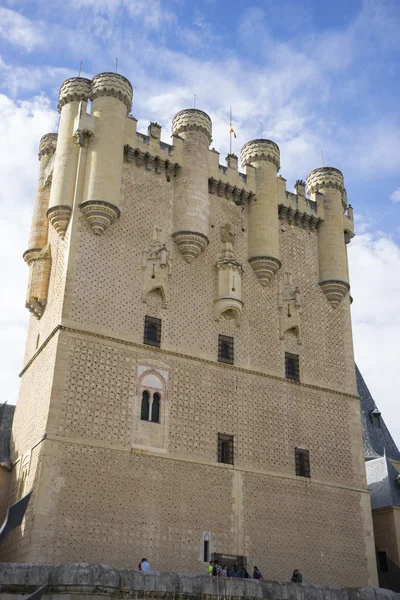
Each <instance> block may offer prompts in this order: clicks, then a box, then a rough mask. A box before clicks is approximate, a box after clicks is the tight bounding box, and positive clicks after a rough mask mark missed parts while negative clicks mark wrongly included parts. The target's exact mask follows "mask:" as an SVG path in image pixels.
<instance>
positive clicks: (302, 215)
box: [278, 204, 323, 231]
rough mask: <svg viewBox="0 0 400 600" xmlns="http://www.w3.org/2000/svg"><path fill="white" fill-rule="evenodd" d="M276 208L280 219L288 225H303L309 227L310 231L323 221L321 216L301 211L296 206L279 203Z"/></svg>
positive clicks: (305, 227)
mask: <svg viewBox="0 0 400 600" xmlns="http://www.w3.org/2000/svg"><path fill="white" fill-rule="evenodd" d="M278 210H279V218H280V219H281V221H286V222H287V223H289V225H296V226H297V227H303V228H304V229H310V230H311V231H314V230H315V229H317V227H318V226H319V224H320V223H322V221H323V219H321V217H317V216H316V215H313V214H310V213H306V212H302V211H300V210H298V209H297V208H292V207H291V206H286V205H285V204H280V205H279V207H278Z"/></svg>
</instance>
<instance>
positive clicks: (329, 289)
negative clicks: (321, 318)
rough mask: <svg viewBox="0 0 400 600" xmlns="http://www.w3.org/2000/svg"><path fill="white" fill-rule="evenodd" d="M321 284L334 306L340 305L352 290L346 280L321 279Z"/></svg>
mask: <svg viewBox="0 0 400 600" xmlns="http://www.w3.org/2000/svg"><path fill="white" fill-rule="evenodd" d="M319 285H320V286H321V289H322V291H323V292H324V294H325V296H326V297H327V299H328V302H329V304H330V305H331V306H332V308H336V307H337V306H339V304H340V303H341V301H342V300H343V298H344V297H345V295H346V294H347V292H348V291H349V290H350V286H349V284H348V283H347V282H346V281H337V280H335V279H330V280H327V281H320V282H319Z"/></svg>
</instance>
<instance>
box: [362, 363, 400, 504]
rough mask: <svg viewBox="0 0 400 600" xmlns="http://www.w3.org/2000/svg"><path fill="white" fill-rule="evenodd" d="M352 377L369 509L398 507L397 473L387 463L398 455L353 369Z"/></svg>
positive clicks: (399, 487) (390, 464) (398, 458)
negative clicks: (358, 405)
mask: <svg viewBox="0 0 400 600" xmlns="http://www.w3.org/2000/svg"><path fill="white" fill-rule="evenodd" d="M356 375H357V388H358V393H359V394H360V396H361V424H362V432H363V442H364V456H365V461H366V463H365V469H366V472H367V482H368V487H369V489H370V492H371V506H372V508H373V509H374V508H383V507H385V506H400V485H399V482H398V481H397V477H398V476H399V471H398V470H397V469H396V468H395V466H394V465H393V464H392V463H391V461H400V451H399V449H398V448H397V446H396V444H395V442H394V440H393V438H392V436H391V435H390V432H389V429H388V428H387V426H386V423H385V421H384V420H383V418H382V416H381V413H380V411H379V409H378V407H377V406H376V403H375V400H374V399H373V397H372V395H371V392H370V391H369V389H368V387H367V384H366V383H365V381H364V379H363V377H362V375H361V373H360V371H359V370H358V368H357V366H356ZM373 413H375V414H376V415H378V416H379V422H380V427H377V426H376V425H375V424H374V422H373V419H372V416H373Z"/></svg>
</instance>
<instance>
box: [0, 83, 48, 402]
mask: <svg viewBox="0 0 400 600" xmlns="http://www.w3.org/2000/svg"><path fill="white" fill-rule="evenodd" d="M56 120H57V113H56V112H55V111H54V110H52V109H51V107H50V101H49V100H48V99H47V98H45V97H43V96H39V97H37V98H34V99H32V100H31V101H29V102H14V101H12V100H11V99H9V98H7V97H6V96H4V95H2V94H0V156H1V157H2V160H1V161H0V180H1V182H2V184H1V186H0V211H1V212H0V214H1V218H0V271H1V274H2V282H3V285H2V294H0V337H1V339H2V340H3V349H4V348H7V361H4V360H3V361H2V362H1V363H0V381H1V385H2V390H3V401H4V400H7V401H9V402H11V403H14V402H15V401H16V399H17V395H18V389H19V379H18V372H19V371H20V369H21V365H22V360H23V348H24V345H25V339H26V330H27V324H28V315H29V313H28V311H27V310H26V308H25V306H24V300H25V295H26V284H27V278H28V268H27V266H26V264H25V263H24V261H23V260H22V254H23V252H24V251H25V250H26V246H27V243H28V235H29V227H30V221H31V216H32V206H33V201H34V198H35V188H36V181H37V174H38V160H37V152H38V144H39V140H40V138H41V136H42V135H43V134H45V133H48V132H50V131H54V126H55V123H56Z"/></svg>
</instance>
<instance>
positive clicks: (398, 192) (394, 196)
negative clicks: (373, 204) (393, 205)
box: [390, 187, 400, 202]
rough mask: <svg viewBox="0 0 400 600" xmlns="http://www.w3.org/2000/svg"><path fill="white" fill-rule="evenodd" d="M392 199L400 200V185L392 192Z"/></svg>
mask: <svg viewBox="0 0 400 600" xmlns="http://www.w3.org/2000/svg"><path fill="white" fill-rule="evenodd" d="M390 199H391V201H392V202H400V187H399V188H397V190H395V191H394V192H392V194H391V195H390Z"/></svg>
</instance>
